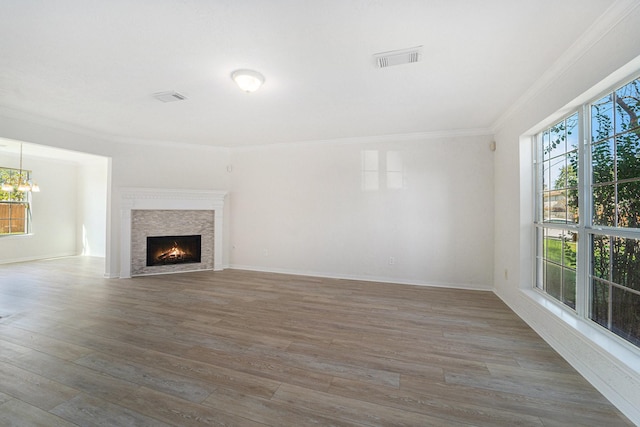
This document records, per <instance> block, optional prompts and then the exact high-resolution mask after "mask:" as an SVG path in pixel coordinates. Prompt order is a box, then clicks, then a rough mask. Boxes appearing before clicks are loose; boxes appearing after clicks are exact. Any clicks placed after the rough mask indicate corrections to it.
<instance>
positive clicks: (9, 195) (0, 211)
mask: <svg viewBox="0 0 640 427" xmlns="http://www.w3.org/2000/svg"><path fill="white" fill-rule="evenodd" d="M20 180H22V181H24V182H27V181H29V171H25V170H19V169H13V168H3V167H0V183H3V184H10V183H17V182H19V181H20ZM4 187H5V185H3V188H0V236H2V235H8V234H26V233H29V229H30V223H31V203H30V193H29V192H26V191H19V190H18V188H17V186H13V187H12V186H11V185H9V187H11V188H10V189H9V188H7V189H6V190H5V189H4Z"/></svg>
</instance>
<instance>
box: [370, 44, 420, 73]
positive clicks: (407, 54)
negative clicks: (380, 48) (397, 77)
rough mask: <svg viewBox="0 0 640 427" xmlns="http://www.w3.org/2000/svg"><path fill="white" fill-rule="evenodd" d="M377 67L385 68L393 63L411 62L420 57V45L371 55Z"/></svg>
mask: <svg viewBox="0 0 640 427" xmlns="http://www.w3.org/2000/svg"><path fill="white" fill-rule="evenodd" d="M373 58H374V59H375V61H376V66H377V67H378V68H387V67H392V66H394V65H402V64H411V63H414V62H419V61H420V59H422V46H416V47H410V48H407V49H399V50H391V51H389V52H380V53H376V54H374V55H373Z"/></svg>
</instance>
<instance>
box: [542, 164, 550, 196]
mask: <svg viewBox="0 0 640 427" xmlns="http://www.w3.org/2000/svg"><path fill="white" fill-rule="evenodd" d="M550 170H551V161H549V160H547V161H545V162H544V163H543V164H542V189H544V190H550V189H551V180H550V178H549V177H550Z"/></svg>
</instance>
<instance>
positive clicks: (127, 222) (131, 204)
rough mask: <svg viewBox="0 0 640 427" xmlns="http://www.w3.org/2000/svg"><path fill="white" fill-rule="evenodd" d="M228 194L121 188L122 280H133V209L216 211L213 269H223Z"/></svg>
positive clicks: (220, 192)
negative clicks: (225, 209) (223, 241)
mask: <svg viewBox="0 0 640 427" xmlns="http://www.w3.org/2000/svg"><path fill="white" fill-rule="evenodd" d="M226 194H227V192H226V191H214V190H182V189H180V190H177V189H157V188H122V189H120V212H121V218H120V224H121V225H120V227H121V235H120V278H129V277H131V211H132V210H145V209H146V210H212V211H214V251H213V254H214V255H213V258H214V260H213V264H214V267H213V269H214V270H222V252H223V246H222V236H223V229H224V228H223V211H224V199H225V196H226Z"/></svg>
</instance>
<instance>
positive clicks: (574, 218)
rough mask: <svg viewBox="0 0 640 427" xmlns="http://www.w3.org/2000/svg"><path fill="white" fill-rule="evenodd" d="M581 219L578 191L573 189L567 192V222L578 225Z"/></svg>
mask: <svg viewBox="0 0 640 427" xmlns="http://www.w3.org/2000/svg"><path fill="white" fill-rule="evenodd" d="M579 219H580V218H579V214H578V189H577V188H572V189H569V190H568V191H567V222H573V223H575V224H577V223H578V221H579Z"/></svg>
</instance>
